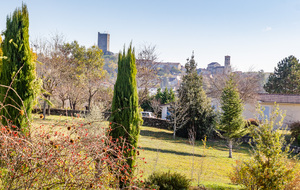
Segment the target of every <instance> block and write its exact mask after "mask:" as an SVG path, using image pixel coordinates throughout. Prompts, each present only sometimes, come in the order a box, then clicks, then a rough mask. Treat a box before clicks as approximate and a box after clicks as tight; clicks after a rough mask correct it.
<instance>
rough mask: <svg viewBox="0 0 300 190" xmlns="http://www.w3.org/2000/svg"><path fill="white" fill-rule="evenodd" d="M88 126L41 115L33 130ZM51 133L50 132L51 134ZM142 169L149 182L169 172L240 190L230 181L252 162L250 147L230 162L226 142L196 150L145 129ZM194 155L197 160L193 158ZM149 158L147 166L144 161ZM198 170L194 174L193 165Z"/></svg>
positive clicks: (165, 132)
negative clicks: (236, 169)
mask: <svg viewBox="0 0 300 190" xmlns="http://www.w3.org/2000/svg"><path fill="white" fill-rule="evenodd" d="M82 122H84V120H83V119H81V118H72V117H65V116H48V117H46V119H45V120H43V119H41V118H40V116H39V115H36V114H35V115H34V121H33V128H35V127H39V126H41V125H44V126H49V127H51V126H52V125H53V126H54V128H53V127H51V129H52V130H57V129H59V130H62V131H64V130H66V129H65V128H66V127H64V126H65V124H66V123H68V124H73V123H74V124H78V123H82ZM52 130H50V131H49V132H51V131H52ZM138 145H139V146H141V148H140V158H141V160H140V161H139V166H140V169H141V170H143V171H144V175H143V177H144V178H146V177H147V176H148V175H150V174H151V173H152V172H153V171H168V170H170V171H171V172H178V173H181V174H185V175H186V176H187V177H189V178H193V185H194V186H196V185H198V184H201V185H205V187H211V189H239V187H238V186H236V185H232V184H230V180H229V178H228V177H227V175H228V173H229V172H230V171H231V169H232V165H234V164H235V162H236V160H243V159H247V158H249V151H248V149H249V146H247V145H240V146H238V147H237V148H236V149H234V152H233V158H232V159H230V158H228V149H227V148H226V142H225V141H208V142H207V146H206V148H204V146H203V143H202V142H201V141H197V142H196V144H195V146H194V154H193V146H192V145H190V143H189V141H188V139H182V138H176V140H173V138H172V132H171V131H168V130H164V129H158V128H154V127H146V126H142V127H141V133H140V139H139V143H138ZM193 155H194V156H193ZM142 158H145V161H146V162H147V163H144V161H142V160H143V159H142ZM193 159H194V169H193V172H192V162H193Z"/></svg>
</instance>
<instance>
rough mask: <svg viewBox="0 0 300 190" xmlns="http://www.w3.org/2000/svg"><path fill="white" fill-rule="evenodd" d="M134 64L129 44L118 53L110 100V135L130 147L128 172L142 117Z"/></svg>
mask: <svg viewBox="0 0 300 190" xmlns="http://www.w3.org/2000/svg"><path fill="white" fill-rule="evenodd" d="M136 73H137V70H136V65H135V56H134V49H133V48H132V46H131V45H130V47H129V48H128V51H127V54H126V53H125V49H124V50H123V54H122V53H121V52H120V53H119V60H118V75H117V81H116V83H115V86H114V97H113V102H112V115H111V119H110V121H111V123H112V124H111V127H112V132H111V135H112V137H113V138H115V139H117V138H119V137H122V138H125V139H126V142H127V143H129V144H130V145H131V146H132V147H134V148H132V147H128V151H126V152H125V156H126V157H127V158H128V159H127V163H128V164H129V166H130V170H128V172H129V173H130V172H133V166H134V164H135V159H136V147H137V142H138V137H139V134H140V125H141V124H142V118H141V114H140V109H139V107H138V106H139V105H138V93H137V83H136Z"/></svg>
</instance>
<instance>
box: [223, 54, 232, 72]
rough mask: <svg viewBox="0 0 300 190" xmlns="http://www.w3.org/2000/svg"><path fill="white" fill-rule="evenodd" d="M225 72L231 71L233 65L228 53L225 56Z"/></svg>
mask: <svg viewBox="0 0 300 190" xmlns="http://www.w3.org/2000/svg"><path fill="white" fill-rule="evenodd" d="M224 66H225V67H224V72H225V73H230V72H231V65H230V56H229V55H226V56H225V64H224Z"/></svg>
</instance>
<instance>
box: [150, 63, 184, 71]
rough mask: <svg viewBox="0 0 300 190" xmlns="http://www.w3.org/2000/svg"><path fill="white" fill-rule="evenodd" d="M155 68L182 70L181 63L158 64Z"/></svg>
mask: <svg viewBox="0 0 300 190" xmlns="http://www.w3.org/2000/svg"><path fill="white" fill-rule="evenodd" d="M155 67H156V68H158V67H160V68H164V67H170V68H171V67H175V68H176V69H178V70H180V69H181V64H180V63H174V62H156V63H155Z"/></svg>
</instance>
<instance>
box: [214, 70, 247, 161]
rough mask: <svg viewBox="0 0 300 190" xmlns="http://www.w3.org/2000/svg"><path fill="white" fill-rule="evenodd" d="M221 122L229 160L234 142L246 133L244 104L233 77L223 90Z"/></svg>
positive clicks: (231, 76)
mask: <svg viewBox="0 0 300 190" xmlns="http://www.w3.org/2000/svg"><path fill="white" fill-rule="evenodd" d="M221 108H222V111H223V112H222V114H221V121H220V127H219V129H220V130H221V131H223V132H225V133H224V134H223V136H224V137H226V138H227V140H228V144H229V158H232V143H233V140H234V139H236V138H239V137H241V136H243V135H245V133H246V129H245V123H244V119H243V115H242V114H243V104H242V100H241V98H240V96H239V92H238V89H237V87H236V84H235V82H234V80H233V75H232V74H231V75H230V78H229V80H228V81H227V82H226V86H225V87H224V89H223V92H222V96H221Z"/></svg>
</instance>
